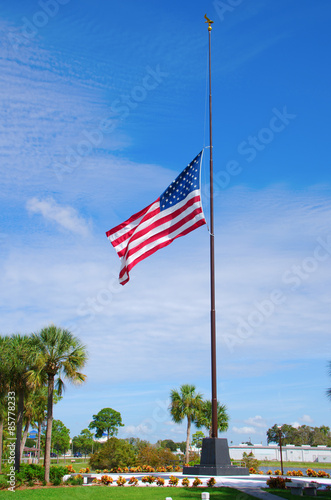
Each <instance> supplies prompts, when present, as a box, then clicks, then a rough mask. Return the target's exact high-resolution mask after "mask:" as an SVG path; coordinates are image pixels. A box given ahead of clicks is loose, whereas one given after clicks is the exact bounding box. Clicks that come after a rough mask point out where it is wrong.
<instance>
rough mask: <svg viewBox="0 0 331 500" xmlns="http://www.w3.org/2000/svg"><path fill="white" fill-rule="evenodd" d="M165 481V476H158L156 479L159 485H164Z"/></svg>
mask: <svg viewBox="0 0 331 500" xmlns="http://www.w3.org/2000/svg"><path fill="white" fill-rule="evenodd" d="M164 483H165V481H164V478H163V477H158V478H157V479H156V484H157V485H158V486H164Z"/></svg>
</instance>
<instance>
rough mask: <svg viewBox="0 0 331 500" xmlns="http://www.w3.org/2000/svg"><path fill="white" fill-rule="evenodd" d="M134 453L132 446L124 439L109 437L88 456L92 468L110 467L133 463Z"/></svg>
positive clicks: (127, 465)
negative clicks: (97, 449)
mask: <svg viewBox="0 0 331 500" xmlns="http://www.w3.org/2000/svg"><path fill="white" fill-rule="evenodd" d="M135 461H136V455H135V452H134V449H133V446H132V445H131V444H130V443H129V442H128V441H127V440H126V439H118V438H116V437H111V438H110V439H108V441H106V442H105V443H104V444H103V445H102V446H101V448H100V450H99V451H97V452H96V453H93V455H91V458H90V466H91V467H92V468H93V469H112V468H114V467H131V466H133V465H135Z"/></svg>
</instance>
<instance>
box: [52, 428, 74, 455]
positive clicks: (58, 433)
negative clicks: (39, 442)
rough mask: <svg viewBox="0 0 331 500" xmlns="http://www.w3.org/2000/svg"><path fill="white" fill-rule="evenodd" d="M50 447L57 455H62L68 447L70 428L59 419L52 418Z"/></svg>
mask: <svg viewBox="0 0 331 500" xmlns="http://www.w3.org/2000/svg"><path fill="white" fill-rule="evenodd" d="M52 447H53V449H54V450H56V451H57V453H58V454H59V455H60V454H62V455H64V454H65V453H66V451H68V449H69V447H70V430H69V429H68V428H67V427H66V426H65V425H64V423H63V422H61V420H53V425H52Z"/></svg>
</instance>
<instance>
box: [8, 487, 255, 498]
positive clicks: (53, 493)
mask: <svg viewBox="0 0 331 500" xmlns="http://www.w3.org/2000/svg"><path fill="white" fill-rule="evenodd" d="M202 492H209V493H210V499H211V500H238V498H240V499H241V500H253V499H255V497H252V496H251V495H246V494H245V493H242V492H240V491H238V490H236V489H234V488H227V487H221V488H182V487H180V488H175V487H172V488H164V487H156V486H148V487H123V488H121V487H118V486H111V487H109V486H73V487H61V486H58V487H54V488H40V489H36V490H32V489H25V490H16V491H15V500H16V499H17V500H23V499H24V500H25V499H27V500H67V499H70V500H71V499H73V500H76V499H77V500H80V499H82V500H85V499H86V500H104V499H105V498H111V499H112V500H160V499H161V500H164V499H165V498H166V497H171V498H173V499H174V500H201V493H202ZM12 495H13V493H12V492H11V491H6V490H2V491H0V498H1V499H2V498H4V499H6V498H13V497H12Z"/></svg>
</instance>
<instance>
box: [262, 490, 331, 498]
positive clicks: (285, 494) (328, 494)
mask: <svg viewBox="0 0 331 500" xmlns="http://www.w3.org/2000/svg"><path fill="white" fill-rule="evenodd" d="M263 490H264V491H267V492H268V493H272V495H277V496H279V497H281V498H286V499H287V500H298V495H292V493H291V492H290V491H289V490H280V489H279V490H278V489H274V488H263ZM303 496H304V497H306V498H309V497H307V495H305V494H304V495H303ZM314 498H317V499H318V498H320V499H321V500H327V499H328V500H330V499H331V491H317V492H316V497H314Z"/></svg>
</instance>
